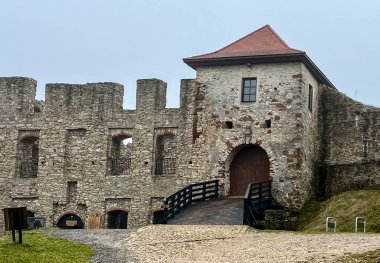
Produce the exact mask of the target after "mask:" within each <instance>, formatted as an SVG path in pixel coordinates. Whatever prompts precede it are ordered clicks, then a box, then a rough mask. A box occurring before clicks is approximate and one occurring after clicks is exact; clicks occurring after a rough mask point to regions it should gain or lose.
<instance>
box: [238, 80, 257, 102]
mask: <svg viewBox="0 0 380 263" xmlns="http://www.w3.org/2000/svg"><path fill="white" fill-rule="evenodd" d="M256 89H257V79H256V78H244V79H243V88H242V90H243V92H242V96H241V101H242V102H255V101H256Z"/></svg>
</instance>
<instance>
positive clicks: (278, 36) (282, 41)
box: [266, 25, 305, 53]
mask: <svg viewBox="0 0 380 263" xmlns="http://www.w3.org/2000/svg"><path fill="white" fill-rule="evenodd" d="M266 26H268V28H269V29H270V31H272V33H273V34H275V35H276V37H277V38H278V39H279V40H280V41H281V43H283V44H284V45H285V46H286V47H287V48H289V49H291V50H296V51H300V52H303V53H305V51H303V50H300V49H296V48H292V47H290V46H289V45H288V44H287V43H286V42H285V40H284V39H283V38H282V37H281V36H280V35H279V34H277V32H276V31H275V30H274V29H273V28H272V27H271V26H270V25H266Z"/></svg>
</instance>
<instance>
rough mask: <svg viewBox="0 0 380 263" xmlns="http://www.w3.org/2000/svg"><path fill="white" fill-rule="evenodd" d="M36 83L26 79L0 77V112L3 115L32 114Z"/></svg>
mask: <svg viewBox="0 0 380 263" xmlns="http://www.w3.org/2000/svg"><path fill="white" fill-rule="evenodd" d="M36 87H37V81H36V80H34V79H32V78H26V77H0V111H1V112H3V114H4V115H7V116H10V115H16V114H20V113H22V114H27V113H32V112H33V108H34V106H33V105H34V102H35V96H36Z"/></svg>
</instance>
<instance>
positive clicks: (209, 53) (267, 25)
mask: <svg viewBox="0 0 380 263" xmlns="http://www.w3.org/2000/svg"><path fill="white" fill-rule="evenodd" d="M265 27H269V28H270V29H271V27H270V25H269V24H266V25H265V26H262V27H260V28H259V29H256V30H255V31H253V32H251V33H249V34H247V35H245V36H242V37H241V38H239V39H237V40H235V41H234V42H232V43H230V44H228V45H227V46H225V47H222V48H220V49H218V50H216V51H214V52H208V53H203V54H200V55H196V56H192V57H199V56H205V55H211V54H215V53H218V52H220V51H222V50H224V49H226V48H228V47H230V46H232V45H234V44H235V43H237V42H239V41H240V40H242V39H244V38H247V37H249V36H251V35H253V34H254V33H256V32H258V31H260V30H262V29H264V28H265ZM271 31H272V32H274V31H273V30H271ZM274 33H275V34H276V35H277V33H276V32H274ZM277 36H278V35H277ZM280 40H281V41H282V42H283V40H282V39H281V38H280ZM285 45H286V43H285ZM286 46H287V47H289V46H288V45H286Z"/></svg>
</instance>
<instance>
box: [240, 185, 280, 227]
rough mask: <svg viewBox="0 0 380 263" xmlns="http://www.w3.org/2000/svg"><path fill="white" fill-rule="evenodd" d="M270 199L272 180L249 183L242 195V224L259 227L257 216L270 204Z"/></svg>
mask: <svg viewBox="0 0 380 263" xmlns="http://www.w3.org/2000/svg"><path fill="white" fill-rule="evenodd" d="M272 200H273V198H272V181H264V182H258V183H251V184H249V185H248V186H247V190H246V192H245V196H244V216H243V224H245V225H249V226H252V227H256V228H258V227H261V226H260V223H259V222H258V221H259V219H261V218H259V217H260V216H262V212H263V211H264V210H265V209H266V208H268V207H269V206H270V205H271V203H272Z"/></svg>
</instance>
